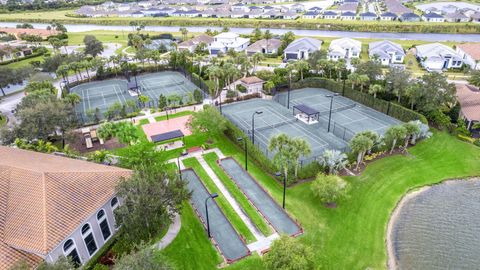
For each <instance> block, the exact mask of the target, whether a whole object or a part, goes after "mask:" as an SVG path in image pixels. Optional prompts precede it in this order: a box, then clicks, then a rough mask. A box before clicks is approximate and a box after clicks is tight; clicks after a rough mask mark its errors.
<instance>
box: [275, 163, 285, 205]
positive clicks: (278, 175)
mask: <svg viewBox="0 0 480 270" xmlns="http://www.w3.org/2000/svg"><path fill="white" fill-rule="evenodd" d="M275 176H277V177H280V176H282V173H280V172H277V173H275ZM286 190H287V177H286V176H285V175H283V202H282V208H283V209H285V193H286Z"/></svg>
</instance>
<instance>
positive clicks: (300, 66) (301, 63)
mask: <svg viewBox="0 0 480 270" xmlns="http://www.w3.org/2000/svg"><path fill="white" fill-rule="evenodd" d="M293 66H294V68H295V70H297V72H298V73H300V80H303V74H304V72H308V69H309V65H308V62H307V61H305V60H298V61H296V62H295V63H293Z"/></svg>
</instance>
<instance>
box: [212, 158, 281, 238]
mask: <svg viewBox="0 0 480 270" xmlns="http://www.w3.org/2000/svg"><path fill="white" fill-rule="evenodd" d="M203 157H204V158H205V161H207V163H208V165H209V166H210V168H212V170H213V171H214V172H215V174H216V175H217V176H218V178H219V179H220V181H222V183H223V185H224V186H225V187H226V188H227V190H228V192H230V194H232V196H233V198H234V199H235V200H236V201H237V202H238V204H240V207H242V209H243V210H244V211H245V213H246V214H247V216H248V217H249V218H250V220H251V221H252V222H253V224H255V226H256V227H257V228H258V229H259V230H260V231H261V232H262V233H263V235H265V236H269V235H270V234H272V230H271V228H270V227H269V226H268V225H267V223H266V222H265V219H264V218H263V216H262V215H261V214H260V213H259V212H258V211H257V209H255V207H254V206H253V205H252V204H251V203H250V202H249V201H248V199H247V197H246V196H245V195H244V194H243V193H242V192H241V191H240V189H239V188H238V187H237V186H236V185H235V183H234V182H233V181H232V180H231V179H230V177H229V176H228V175H227V174H226V173H225V172H224V171H223V170H222V168H221V167H220V166H219V165H218V164H217V160H218V156H217V154H216V153H215V152H211V153H208V154H205V155H203Z"/></svg>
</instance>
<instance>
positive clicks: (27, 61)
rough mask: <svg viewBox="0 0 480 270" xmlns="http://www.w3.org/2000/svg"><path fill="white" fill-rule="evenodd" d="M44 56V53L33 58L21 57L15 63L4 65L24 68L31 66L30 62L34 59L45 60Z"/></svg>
mask: <svg viewBox="0 0 480 270" xmlns="http://www.w3.org/2000/svg"><path fill="white" fill-rule="evenodd" d="M43 58H44V56H43V55H39V56H36V57H32V58H28V59H23V60H22V59H20V60H18V61H16V62H13V63H10V64H8V65H4V67H8V68H23V67H29V66H31V65H30V63H31V62H33V61H40V62H41V61H43Z"/></svg>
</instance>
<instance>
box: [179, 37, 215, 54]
mask: <svg viewBox="0 0 480 270" xmlns="http://www.w3.org/2000/svg"><path fill="white" fill-rule="evenodd" d="M213 41H214V38H213V37H211V36H209V35H204V34H203V35H199V36H196V37H194V38H192V39H189V40H186V41H184V42H181V43H179V44H178V45H177V49H178V50H179V51H184V50H185V51H189V52H191V53H193V52H194V51H195V49H196V48H197V46H198V45H199V44H201V43H204V44H205V45H206V46H207V48H208V46H209V45H210V44H212V42H213Z"/></svg>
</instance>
